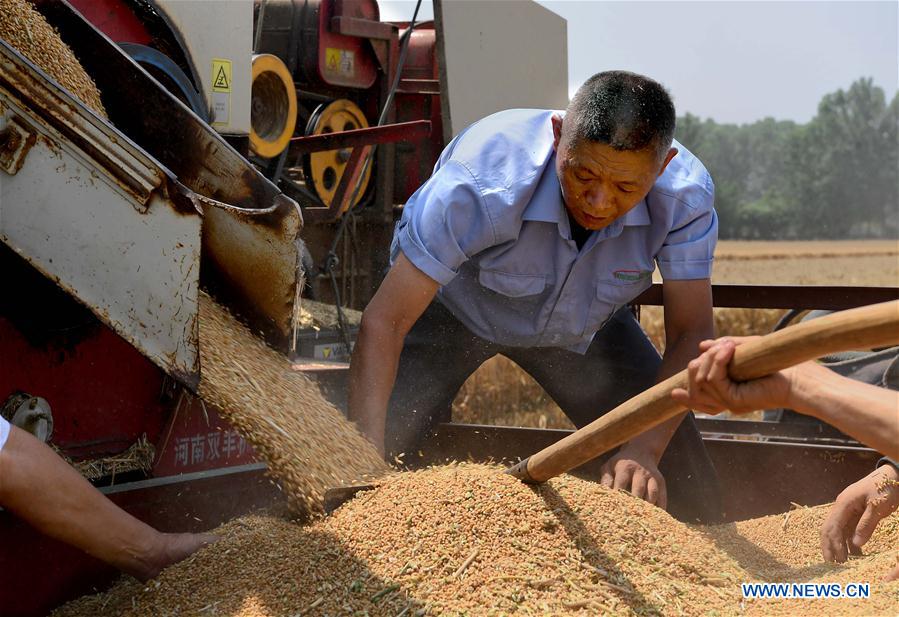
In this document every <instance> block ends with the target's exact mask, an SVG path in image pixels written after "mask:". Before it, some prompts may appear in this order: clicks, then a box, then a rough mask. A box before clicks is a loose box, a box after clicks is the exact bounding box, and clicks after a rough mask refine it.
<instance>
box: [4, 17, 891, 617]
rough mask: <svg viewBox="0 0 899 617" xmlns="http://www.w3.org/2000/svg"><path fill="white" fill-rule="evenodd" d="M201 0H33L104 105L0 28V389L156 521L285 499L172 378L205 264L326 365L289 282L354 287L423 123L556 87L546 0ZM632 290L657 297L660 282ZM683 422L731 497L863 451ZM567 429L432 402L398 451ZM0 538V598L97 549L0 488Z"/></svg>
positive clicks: (27, 591)
mask: <svg viewBox="0 0 899 617" xmlns="http://www.w3.org/2000/svg"><path fill="white" fill-rule="evenodd" d="M212 4H213V3H209V2H178V1H165V2H163V1H162V0H159V1H156V2H150V1H144V0H102V1H96V0H77V1H73V2H71V3H67V2H64V1H63V0H35V1H34V5H35V6H36V8H37V9H38V10H39V11H40V12H41V13H42V14H43V15H44V16H45V18H46V19H47V21H48V22H49V23H50V24H52V25H53V26H54V27H55V28H56V29H57V30H58V31H59V33H60V35H61V37H62V39H63V41H65V42H66V43H67V44H68V45H69V46H70V47H71V49H72V50H73V52H74V53H75V55H76V56H77V57H78V59H79V60H80V62H81V64H82V65H83V66H84V68H85V69H86V71H87V72H88V74H89V75H91V77H92V78H93V79H94V80H95V81H96V83H97V86H98V87H99V89H100V91H101V93H102V97H103V103H104V106H105V108H106V110H107V112H108V115H109V119H108V121H107V120H105V119H103V118H102V117H100V116H99V115H97V114H96V113H94V112H93V111H91V110H89V109H87V108H86V107H85V106H84V105H83V104H82V103H81V102H79V101H78V100H77V99H75V98H74V97H73V96H72V95H71V94H70V93H69V92H67V91H66V90H65V89H64V88H62V87H61V86H59V85H58V84H57V83H56V82H55V81H53V80H52V79H51V78H49V77H48V76H47V75H46V74H45V73H43V72H42V71H41V70H40V69H38V68H37V67H36V66H35V65H34V64H32V63H31V62H30V61H29V60H27V59H26V58H25V57H24V56H23V55H21V54H20V53H19V52H17V51H16V50H15V49H13V48H12V47H11V46H10V45H8V44H7V43H6V42H4V41H2V40H0V240H2V244H0V272H3V281H4V284H5V288H6V290H7V292H6V293H5V294H3V299H2V301H0V357H2V358H3V363H2V366H3V368H2V370H0V407H3V406H7V407H10V408H11V407H12V406H15V407H16V409H18V408H19V407H21V406H22V404H23V402H25V401H32V402H34V403H35V407H34V410H32V412H33V416H34V417H33V422H34V423H37V424H38V425H40V426H41V427H43V432H44V433H45V434H49V433H50V432H51V430H52V436H51V438H50V443H51V444H52V445H53V446H55V447H56V448H57V449H58V451H60V453H62V454H63V455H65V456H67V457H69V458H70V459H72V460H73V461H75V462H76V463H77V464H78V465H79V468H81V469H92V470H93V472H94V473H93V476H95V477H92V480H94V481H95V483H96V484H97V486H99V487H101V490H103V491H104V492H105V493H106V494H107V495H108V496H109V497H110V498H111V499H112V500H113V501H115V502H116V503H117V504H119V505H120V506H122V507H123V508H125V509H126V510H128V511H129V512H131V513H133V514H135V515H136V516H138V517H139V518H141V519H143V520H145V521H147V522H149V523H150V524H151V525H154V526H156V527H158V528H160V529H162V530H165V531H188V530H205V529H209V528H212V527H214V526H216V525H218V524H219V523H221V522H223V521H225V520H228V519H230V518H233V517H235V516H239V515H241V514H243V513H245V512H248V511H250V510H252V509H254V508H257V507H260V506H265V505H269V504H272V503H274V502H276V501H278V500H280V499H282V498H281V497H280V494H279V492H278V490H277V488H276V487H275V486H273V485H272V484H271V483H270V482H269V481H268V479H266V478H265V477H264V475H263V474H264V471H265V466H264V465H263V464H262V463H259V462H258V461H257V460H256V459H255V457H254V453H253V451H252V448H250V447H249V446H248V445H247V444H246V442H245V441H244V440H243V438H242V437H241V436H240V435H239V434H238V433H237V432H236V431H235V430H234V429H233V427H231V426H230V425H228V424H227V423H226V422H225V421H224V420H222V419H221V418H220V417H219V415H218V414H217V413H216V411H215V409H214V408H211V407H208V406H204V405H202V403H200V402H199V399H196V398H194V397H193V396H188V394H189V393H190V392H195V391H196V388H197V385H198V383H199V380H200V371H201V368H202V367H201V366H200V364H199V341H198V337H199V328H198V294H199V291H200V289H201V288H205V289H208V290H209V291H210V292H211V293H213V294H214V295H215V297H216V298H217V299H218V300H219V301H220V302H222V303H224V304H225V305H226V306H227V307H228V308H229V309H231V310H232V311H233V312H234V313H235V314H237V315H239V316H240V317H241V318H242V319H243V320H244V321H245V322H246V323H247V324H248V325H249V326H250V327H251V328H252V329H253V330H254V331H256V332H259V333H260V334H261V335H262V336H263V337H264V338H265V339H266V341H267V342H268V343H269V344H270V345H271V346H273V347H274V348H276V349H279V350H281V351H282V352H284V353H285V354H288V355H289V356H290V357H291V358H292V359H293V360H294V361H295V363H296V366H297V369H298V370H305V371H310V372H311V374H314V375H316V376H317V377H318V378H319V379H320V380H321V382H322V383H323V384H325V385H327V386H329V387H330V388H331V390H332V391H335V392H339V391H340V390H341V389H342V384H343V383H344V381H345V376H346V364H345V362H344V363H341V362H333V360H335V359H337V360H345V359H346V352H347V348H348V346H349V345H350V344H351V339H352V335H353V332H352V328H351V327H349V326H347V324H346V323H344V320H343V318H342V317H341V316H340V315H338V317H339V318H338V322H339V324H338V325H339V327H337V328H331V329H328V328H324V329H321V328H315V329H313V328H309V327H308V326H307V325H305V322H304V320H303V319H302V312H303V303H304V301H303V299H304V297H310V298H315V299H317V300H321V301H324V302H330V303H337V304H338V305H339V306H340V305H342V306H350V307H353V308H361V307H362V306H364V304H365V302H366V301H367V300H368V298H369V297H370V295H371V293H372V292H373V290H374V289H375V288H376V286H377V283H378V282H379V280H380V276H381V274H382V273H383V271H384V267H385V265H386V259H387V245H388V243H389V240H390V235H391V232H392V227H393V222H394V221H395V219H396V216H397V211H398V209H399V207H400V205H401V204H402V203H403V202H404V201H405V199H406V198H407V197H408V196H409V195H410V194H411V193H412V192H413V191H414V190H415V189H416V188H417V186H418V185H419V184H420V183H421V182H423V181H424V180H425V179H426V178H427V176H428V175H429V173H430V170H431V168H432V166H433V163H434V161H435V160H436V158H437V156H438V155H439V153H440V151H441V150H442V148H443V146H444V144H445V143H447V142H448V140H449V139H451V138H452V136H453V135H454V134H456V133H457V132H458V131H459V130H460V129H461V128H463V127H464V126H465V125H466V124H468V123H469V122H471V121H473V120H475V119H477V118H478V117H481V116H483V115H486V114H488V113H490V112H492V111H496V110H498V109H502V108H505V107H513V106H517V107H528V106H531V107H557V108H558V107H563V106H564V105H565V104H566V102H567V74H566V72H565V71H564V70H563V71H559V68H558V67H559V66H562V67H564V66H566V65H567V57H566V51H565V40H566V26H565V22H564V20H560V19H559V18H558V17H556V16H555V15H553V14H552V13H550V12H549V11H546V10H545V9H543V8H542V7H540V6H538V5H536V4H531V3H527V4H526V3H523V4H522V5H521V6H520V7H519V8H520V10H519V11H516V12H515V14H514V15H510V14H509V12H508V11H506V10H505V8H504V7H502V6H500V5H495V6H494V5H492V4H491V3H482V4H479V5H477V7H475V6H474V5H472V4H471V3H462V2H458V3H457V2H451V1H448V2H443V3H441V2H437V3H435V4H436V6H435V13H436V16H437V20H436V23H435V22H428V23H423V24H415V23H397V24H394V23H387V22H382V21H380V17H379V12H378V6H377V4H376V2H375V1H374V0H357V1H350V0H342V1H341V0H305V1H288V0H270V1H266V0H262V1H257V2H255V3H253V2H250V1H249V0H241V1H229V2H222V3H215V6H214V7H213V6H211V5H212ZM538 29H539V30H540V31H541V32H544V33H545V36H544V37H543V38H542V40H541V41H539V42H538V41H533V44H534V45H539V46H545V49H542V50H535V53H534V57H535V58H536V59H534V60H532V61H531V60H529V61H528V62H522V59H521V57H520V52H519V49H518V48H517V47H516V46H515V45H514V44H513V43H514V42H515V41H517V40H520V33H521V32H524V31H536V30H538ZM482 32H487V33H489V34H490V35H489V36H480V35H481V33H482ZM472 36H474V37H475V38H474V40H478V41H480V43H479V45H480V46H479V45H474V44H472V43H471V41H472V38H471V37H472ZM484 45H486V46H487V47H484ZM254 53H255V55H254ZM478 56H480V57H490V58H492V59H493V61H492V62H491V63H477V62H475V60H476V58H477V57H478ZM488 64H489V66H488ZM540 80H545V81H544V82H541V81H540ZM485 84H491V85H490V86H489V87H488V86H485ZM516 88H517V90H516ZM471 92H477V93H478V96H477V97H470V96H469V93H471ZM472 98H477V100H476V101H473V100H471V99H472ZM376 147H377V148H376ZM714 291H715V302H716V305H717V306H743V307H770V308H800V309H801V308H826V309H842V308H849V307H853V306H859V305H864V304H871V303H875V302H880V301H884V300H888V299H894V298H896V297H897V290H896V289H846V288H841V289H836V288H816V289H809V288H802V289H799V288H767V287H764V288H757V287H752V288H750V287H716V288H715V290H714ZM640 301H641V302H643V303H646V304H661V295H660V289H658V288H657V287H653V288H651V289H649V290H648V291H647V292H646V293H645V294H644V295H643V296H641V299H640ZM338 314H339V311H338ZM304 326H305V327H304ZM7 397H9V398H8V399H7ZM338 398H339V397H338ZM4 400H5V401H7V402H6V404H5V405H4V403H3V401H4ZM13 411H15V409H13ZM700 427H701V428H702V429H703V430H704V431H706V432H708V433H709V435H714V437H709V438H708V439H707V443H708V445H709V448H710V452H711V454H712V456H713V457H714V459H715V462H716V464H717V465H718V468H719V470H720V472H721V475H722V480H723V484H724V485H725V486H727V487H730V488H731V489H732V493H731V494H730V495H728V516H729V517H730V518H731V519H739V518H747V517H750V516H759V515H763V514H768V513H772V512H779V511H783V510H785V509H786V508H788V507H789V502H790V501H799V502H802V503H806V504H815V503H823V502H826V501H828V500H831V499H833V497H834V496H835V495H836V494H837V493H838V492H839V490H840V489H841V488H842V487H844V486H845V485H847V484H849V483H850V482H852V481H854V480H856V479H858V478H859V477H861V476H863V475H865V474H866V473H867V472H868V471H869V470H870V469H871V467H872V466H873V464H874V461H875V460H876V458H877V454H876V453H875V452H873V451H871V450H868V449H865V448H861V447H859V446H858V445H857V444H854V443H851V442H849V441H848V440H846V439H845V437H844V436H842V435H839V434H837V433H835V432H827V431H821V430H819V429H818V428H817V427H815V428H809V427H806V426H797V427H790V426H788V425H778V424H774V423H752V422H732V421H725V420H702V421H700ZM564 434H565V432H564V431H552V430H538V429H524V428H521V429H516V428H502V427H483V426H479V427H475V426H465V425H458V424H445V425H442V426H441V427H440V428H439V429H438V430H437V431H436V433H435V434H434V435H433V436H432V437H431V441H430V443H429V444H428V446H427V447H426V448H424V449H423V451H424V452H425V453H426V458H422V459H421V460H420V461H417V462H416V464H428V463H431V462H434V461H439V460H444V459H446V458H453V459H468V458H472V459H475V460H486V459H488V458H493V459H509V460H514V459H517V458H520V457H524V456H527V455H529V454H532V453H533V452H535V451H537V450H539V449H540V448H542V447H544V446H547V445H549V444H551V443H554V442H555V441H557V440H558V439H560V437H562V436H564ZM740 435H761V436H763V437H765V438H766V439H765V440H759V439H734V438H733V437H734V436H740ZM594 464H596V463H591V464H590V466H588V468H587V469H586V470H585V471H586V473H590V472H591V466H592V465H594ZM786 466H790V467H791V468H792V473H791V475H790V482H789V484H787V483H786V482H784V483H782V484H778V483H777V480H776V478H779V477H781V476H780V474H779V471H780V470H782V469H784V468H785V467H786ZM746 469H752V470H753V473H752V474H748V475H747V474H746V473H745V470H746ZM823 478H827V480H826V481H825V480H823ZM48 482H49V483H52V479H48ZM0 545H2V546H3V547H4V550H3V551H2V553H0V571H2V572H3V573H4V580H3V585H0V607H3V614H11V615H38V614H44V613H46V612H47V611H48V610H50V609H52V608H53V607H55V606H57V605H59V604H60V603H62V602H63V601H65V600H67V599H70V598H72V597H75V596H78V595H80V594H82V593H85V592H88V591H91V590H92V589H95V588H98V587H100V586H102V585H103V584H105V583H107V582H108V581H110V580H111V579H112V578H113V577H114V576H115V573H114V572H113V571H111V570H110V569H109V568H107V567H106V566H104V565H102V564H100V563H99V562H97V561H95V560H93V559H91V558H89V557H88V556H86V555H84V554H82V553H80V552H78V551H75V550H72V549H70V548H68V547H66V546H63V545H60V544H58V543H56V542H54V541H51V540H48V539H46V538H44V537H42V536H40V535H38V534H36V533H34V532H33V531H31V530H30V529H29V528H28V527H27V526H26V525H24V524H23V523H21V522H20V521H18V520H17V519H15V518H14V517H12V516H11V515H9V514H8V513H5V512H2V511H0Z"/></svg>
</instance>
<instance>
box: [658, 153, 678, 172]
mask: <svg viewBox="0 0 899 617" xmlns="http://www.w3.org/2000/svg"><path fill="white" fill-rule="evenodd" d="M675 156H677V148H671V149H670V150H669V151H668V154H666V155H665V162H663V163H662V168H661V169H659V175H660V176H661V175H662V174H663V173H665V168H666V167H668V163H670V162H671V159H673V158H674V157H675Z"/></svg>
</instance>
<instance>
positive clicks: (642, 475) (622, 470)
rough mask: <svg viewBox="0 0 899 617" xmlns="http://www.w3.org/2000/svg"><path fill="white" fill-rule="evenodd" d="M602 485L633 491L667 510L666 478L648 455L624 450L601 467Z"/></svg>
mask: <svg viewBox="0 0 899 617" xmlns="http://www.w3.org/2000/svg"><path fill="white" fill-rule="evenodd" d="M601 482H602V485H603V486H606V487H608V488H620V489H623V490H625V491H630V492H631V493H633V494H634V496H636V497H639V498H640V499H643V500H646V501H648V502H649V503H651V504H653V505H656V506H658V507H660V508H662V509H663V510H664V509H665V508H667V507H668V491H667V488H666V486H665V478H664V477H663V476H662V474H661V473H660V472H659V468H658V466H657V464H656V461H655V459H654V458H653V457H652V455H651V454H650V453H649V452H646V451H644V450H640V449H638V448H635V447H632V446H630V445H629V444H625V445H624V446H622V448H621V450H619V451H618V453H617V454H616V455H615V456H613V457H612V458H610V459H609V460H608V461H606V462H605V464H604V465H603V466H602V480H601Z"/></svg>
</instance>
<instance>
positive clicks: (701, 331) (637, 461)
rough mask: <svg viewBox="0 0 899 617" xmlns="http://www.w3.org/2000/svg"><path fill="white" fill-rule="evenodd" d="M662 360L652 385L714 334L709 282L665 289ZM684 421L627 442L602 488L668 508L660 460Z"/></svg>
mask: <svg viewBox="0 0 899 617" xmlns="http://www.w3.org/2000/svg"><path fill="white" fill-rule="evenodd" d="M664 296H665V297H664V304H665V338H666V342H665V355H664V357H663V358H662V365H661V366H660V367H659V373H658V375H657V376H656V381H657V382H658V381H662V380H664V379H667V378H668V377H670V376H671V375H673V374H675V373H677V372H678V371H680V370H682V369H683V368H684V367H685V366H686V365H687V363H688V362H689V361H690V359H691V358H693V357H694V355H695V354H696V353H697V345H698V344H699V341H701V340H703V339H705V338H707V337H708V336H709V335H711V333H712V331H713V322H712V287H711V283H710V281H709V279H698V280H691V281H671V282H668V283H665V288H664ZM683 418H684V416H683V415H679V416H676V417H674V418H672V419H670V420H668V421H666V422H663V423H662V424H660V425H658V426H656V427H654V428H652V429H650V430H648V431H646V432H645V433H643V434H642V435H638V436H637V437H635V438H633V439H631V440H630V441H629V442H627V443H626V444H624V445H623V446H621V449H620V450H619V451H618V453H617V454H616V455H615V456H614V457H612V458H611V459H609V460H608V461H607V462H606V463H605V465H603V472H602V483H603V484H604V485H606V486H609V487H614V488H622V489H625V490H629V491H630V492H631V493H633V494H634V495H636V496H637V497H640V498H642V499H646V501H648V502H649V503H652V504H655V505H658V506H659V507H661V508H665V507H667V503H668V495H667V489H666V486H665V479H664V478H663V477H662V474H660V473H659V470H658V462H659V459H661V458H662V454H663V453H664V452H665V448H666V447H668V442H669V441H671V436H672V435H674V431H675V430H677V427H678V425H679V424H680V423H681V420H683Z"/></svg>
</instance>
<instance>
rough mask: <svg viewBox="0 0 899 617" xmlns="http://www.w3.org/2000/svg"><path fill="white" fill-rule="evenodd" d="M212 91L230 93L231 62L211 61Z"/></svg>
mask: <svg viewBox="0 0 899 617" xmlns="http://www.w3.org/2000/svg"><path fill="white" fill-rule="evenodd" d="M212 91H213V92H231V61H230V60H221V59H219V58H213V59H212Z"/></svg>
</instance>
